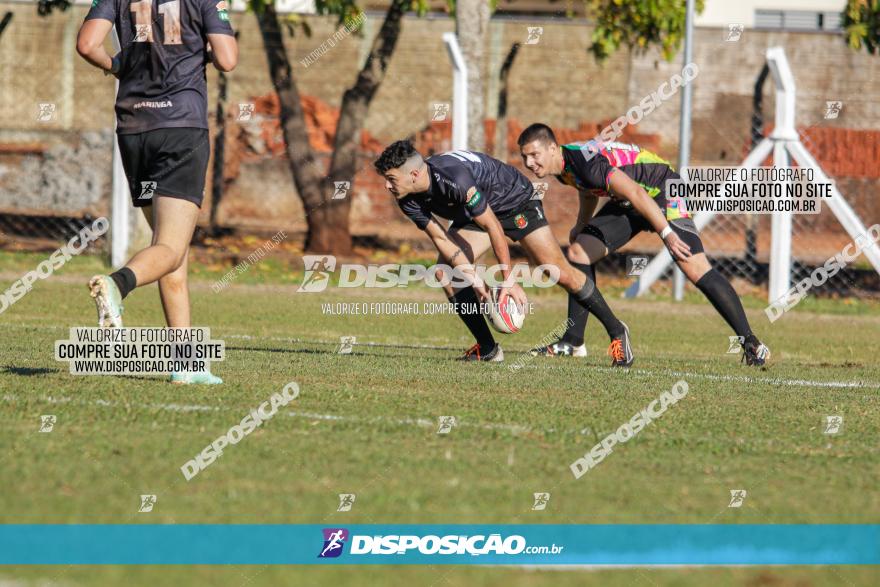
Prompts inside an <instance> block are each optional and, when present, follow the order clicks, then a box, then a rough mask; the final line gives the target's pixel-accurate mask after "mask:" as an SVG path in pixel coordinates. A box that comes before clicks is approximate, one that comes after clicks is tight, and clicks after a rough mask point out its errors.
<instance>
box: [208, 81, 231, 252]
mask: <svg viewBox="0 0 880 587" xmlns="http://www.w3.org/2000/svg"><path fill="white" fill-rule="evenodd" d="M228 87H229V86H228V81H227V79H226V74H225V73H223V72H222V71H221V72H218V75H217V118H216V124H217V130H216V133H217V134H216V135H215V136H214V168H213V169H212V170H211V213H210V221H209V225H210V233H211V236H219V234H220V227H219V226H217V210H218V209H219V208H220V201H221V200H222V199H223V188H224V187H225V186H224V185H223V166H224V165H223V164H224V159H225V156H226V102H227V88H228Z"/></svg>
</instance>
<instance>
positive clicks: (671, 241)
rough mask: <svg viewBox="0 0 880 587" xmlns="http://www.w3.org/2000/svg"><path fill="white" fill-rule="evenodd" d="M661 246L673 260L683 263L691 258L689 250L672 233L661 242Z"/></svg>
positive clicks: (685, 244)
mask: <svg viewBox="0 0 880 587" xmlns="http://www.w3.org/2000/svg"><path fill="white" fill-rule="evenodd" d="M663 244H665V245H666V248H667V249H669V254H670V255H672V258H673V259H678V260H679V261H685V260H687V258H688V257H690V256H691V248H690V247H689V246H688V245H687V243H685V242H684V241H683V240H681V238H680V237H679V236H678V235H677V234H675V233H674V232H672V233H669V234H668V235H667V236H666V238H665V239H664V240H663Z"/></svg>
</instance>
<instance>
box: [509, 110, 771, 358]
mask: <svg viewBox="0 0 880 587" xmlns="http://www.w3.org/2000/svg"><path fill="white" fill-rule="evenodd" d="M517 142H518V144H519V148H520V154H521V155H522V159H523V162H524V163H525V166H526V167H527V168H529V170H531V171H532V173H534V174H535V175H536V176H538V177H539V178H544V177H547V176H548V175H554V176H556V178H557V179H558V180H559V181H561V182H562V183H564V184H566V185H570V186H572V187H575V188H577V190H578V192H579V195H580V211H579V213H578V217H577V222H575V225H574V227H573V228H572V229H571V233H570V234H569V241H570V243H571V246H570V247H569V249H568V259H569V261H571V263H572V265H574V266H575V267H577V268H578V269H580V270H581V271H583V272H584V273H586V274H587V275H588V276H589V277H590V279H591V280H592V281H595V279H596V273H595V270H594V269H593V266H594V265H595V264H596V262H598V261H599V260H600V259H602V258H603V257H605V256H606V255H608V253H610V252H613V251H616V250H617V249H619V248H620V247H622V246H623V245H625V244H626V243H628V242H629V241H630V240H632V238H633V237H634V236H635V235H636V234H638V233H639V232H641V231H643V230H644V231H647V230H653V231H655V232H656V233H658V234H659V235H660V238H661V239H663V243H664V244H665V245H666V248H667V249H669V252H670V253H671V255H672V258H673V259H674V260H675V262H676V263H677V264H678V266H679V267H680V268H681V270H682V272H683V273H684V274H685V275H686V276H687V278H688V279H689V280H690V281H691V283H693V284H694V285H696V286H697V289H699V290H700V291H701V292H703V294H705V296H706V297H707V298H708V299H709V301H710V302H711V303H712V305H713V306H714V307H715V309H716V310H717V311H718V313H719V314H721V316H722V318H724V320H726V321H727V323H728V324H729V325H730V327H731V328H733V330H734V332H736V334H737V336H739V337H740V341H742V347H743V359H744V360H745V361H746V363H747V364H749V365H758V366H760V365H764V363H765V361H767V360H768V359H769V358H770V349H768V348H767V347H766V346H764V345H763V344H761V341H759V340H758V338H757V337H756V336H755V335H754V334H753V333H752V329H751V327H749V321H748V319H747V318H746V313H745V311H744V310H743V307H742V302H740V299H739V297H738V296H737V295H736V291H734V289H733V287H732V286H731V285H730V283H729V282H728V281H727V280H726V279H725V278H724V277H723V276H722V275H721V274H720V273H718V271H716V270H715V269H713V268H712V266H711V265H710V264H709V260H708V259H707V258H706V254H705V253H704V252H703V243H702V241H701V240H700V235H699V234H698V233H697V227H696V226H695V225H694V222H693V220H692V219H691V218H690V217H689V215H688V213H687V211H686V210H683V209H681V208H680V207H679V206H678V202H677V201H675V200H670V201H668V202H667V199H666V193H665V189H666V185H665V184H666V181H667V180H669V179H679V176H678V174H677V173H675V172H674V171H673V170H672V167H671V166H670V165H669V163H667V162H666V161H664V160H663V159H661V158H660V157H658V156H657V155H655V154H653V153H651V152H650V151H645V150H643V149H640V148H639V147H637V146H636V145H630V144H625V143H608V144H601V143H599V142H598V141H587V142H585V143H574V144H571V145H563V146H562V147H560V146H559V145H558V144H557V142H556V136H555V135H554V134H553V131H552V130H551V129H550V127H549V126H547V125H545V124H533V125H531V126H529V127H528V128H527V129H525V130H524V131H523V132H522V134H520V136H519V139H518V141H517ZM599 196H607V197H610V198H611V201H610V202H608V204H606V205H605V206H604V207H603V208H602V209H601V210H600V211H599V213H598V214H596V216H594V217H593V212H594V211H595V209H596V204H597V202H598V198H599ZM568 317H569V324H570V326H569V327H568V330H567V331H566V332H565V334H564V335H563V336H562V338H561V339H560V340H559V341H557V342H555V343H553V344H551V345H548V346H546V347H541V348H538V349H534V351H533V354H539V355H574V356H584V355H586V349H585V348H584V346H583V345H584V329H585V328H586V325H587V312H585V311H584V310H583V308H582V306H581V305H580V304H579V303H577V300H573V299H572V298H569V303H568Z"/></svg>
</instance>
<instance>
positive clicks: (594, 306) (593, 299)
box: [574, 276, 624, 339]
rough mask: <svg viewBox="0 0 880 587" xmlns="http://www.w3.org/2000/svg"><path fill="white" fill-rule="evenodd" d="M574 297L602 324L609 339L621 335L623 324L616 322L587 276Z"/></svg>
mask: <svg viewBox="0 0 880 587" xmlns="http://www.w3.org/2000/svg"><path fill="white" fill-rule="evenodd" d="M574 297H575V299H576V300H577V301H579V302H580V303H581V305H582V306H584V307H585V308H586V309H587V310H589V311H590V314H592V315H593V316H595V317H596V318H597V319H598V320H599V322H601V323H602V326H604V327H605V330H606V331H607V332H608V336H609V337H610V338H612V339H613V338H617V337H618V336H620V335H621V334H623V331H624V328H623V322H621V321H620V320H618V319H617V316H615V315H614V312H612V311H611V308H609V307H608V304H607V303H606V302H605V298H603V297H602V294H601V293H599V288H597V287H596V283H595V282H594V281H593V280H592V279H590V277H589V276H587V282H586V283H585V284H584V287H582V288H581V290H580V291H579V292H577V293H576V294H574Z"/></svg>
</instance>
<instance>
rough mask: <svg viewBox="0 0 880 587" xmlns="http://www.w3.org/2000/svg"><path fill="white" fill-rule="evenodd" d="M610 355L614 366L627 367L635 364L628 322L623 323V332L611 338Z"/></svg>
mask: <svg viewBox="0 0 880 587" xmlns="http://www.w3.org/2000/svg"><path fill="white" fill-rule="evenodd" d="M621 324H623V322H621ZM608 355H609V356H610V357H611V366H612V367H624V368H627V367H629V366H630V365H632V364H633V361H634V360H635V355H633V352H632V346H631V345H630V342H629V328H627V326H626V324H623V334H621V335H620V336H618V337H615V338H612V339H611V344H610V345H608Z"/></svg>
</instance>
